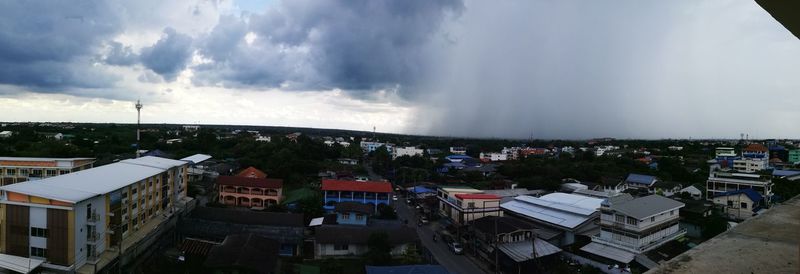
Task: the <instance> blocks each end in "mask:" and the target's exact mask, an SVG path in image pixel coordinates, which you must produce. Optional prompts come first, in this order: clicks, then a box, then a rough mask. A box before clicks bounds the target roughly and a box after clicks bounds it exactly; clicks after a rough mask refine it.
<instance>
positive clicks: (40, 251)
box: [31, 247, 47, 258]
mask: <svg viewBox="0 0 800 274" xmlns="http://www.w3.org/2000/svg"><path fill="white" fill-rule="evenodd" d="M31 256H35V257H42V258H46V257H47V249H44V248H38V247H31Z"/></svg>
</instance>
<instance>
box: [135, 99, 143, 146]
mask: <svg viewBox="0 0 800 274" xmlns="http://www.w3.org/2000/svg"><path fill="white" fill-rule="evenodd" d="M141 123H142V102H141V101H139V100H136V158H139V128H140V127H141Z"/></svg>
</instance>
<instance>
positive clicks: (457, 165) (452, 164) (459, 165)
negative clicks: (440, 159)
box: [442, 163, 467, 168]
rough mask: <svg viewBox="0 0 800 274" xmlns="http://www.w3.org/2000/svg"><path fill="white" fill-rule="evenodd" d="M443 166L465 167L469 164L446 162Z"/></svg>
mask: <svg viewBox="0 0 800 274" xmlns="http://www.w3.org/2000/svg"><path fill="white" fill-rule="evenodd" d="M442 166H443V167H447V168H464V167H466V166H467V165H465V164H464V163H444V164H442Z"/></svg>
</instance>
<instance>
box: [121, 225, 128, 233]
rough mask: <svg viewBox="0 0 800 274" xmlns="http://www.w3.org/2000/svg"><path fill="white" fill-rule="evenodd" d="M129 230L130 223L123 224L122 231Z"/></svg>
mask: <svg viewBox="0 0 800 274" xmlns="http://www.w3.org/2000/svg"><path fill="white" fill-rule="evenodd" d="M125 232H128V223H124V224H122V233H125Z"/></svg>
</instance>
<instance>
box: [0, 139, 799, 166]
mask: <svg viewBox="0 0 800 274" xmlns="http://www.w3.org/2000/svg"><path fill="white" fill-rule="evenodd" d="M1 136H2V135H1V134H0V137H1ZM788 160H789V162H790V163H793V164H797V163H800V149H792V150H789V159H788Z"/></svg>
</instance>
